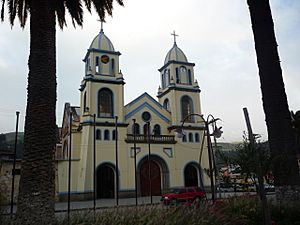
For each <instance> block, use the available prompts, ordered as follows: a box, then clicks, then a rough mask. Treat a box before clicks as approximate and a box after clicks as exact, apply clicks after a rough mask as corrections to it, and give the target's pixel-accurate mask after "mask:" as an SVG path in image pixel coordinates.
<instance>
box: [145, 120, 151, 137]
mask: <svg viewBox="0 0 300 225" xmlns="http://www.w3.org/2000/svg"><path fill="white" fill-rule="evenodd" d="M149 130H150V129H148V124H147V123H146V124H145V125H144V135H145V136H147V135H148V131H149Z"/></svg>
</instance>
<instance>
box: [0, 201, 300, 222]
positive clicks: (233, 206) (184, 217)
mask: <svg viewBox="0 0 300 225" xmlns="http://www.w3.org/2000/svg"><path fill="white" fill-rule="evenodd" d="M299 204H300V203H299ZM271 212H272V219H273V220H274V221H275V222H276V225H300V205H299V207H280V206H276V205H275V206H272V207H271ZM0 221H1V217H0ZM262 221H263V215H262V209H261V206H260V204H259V201H258V199H257V198H256V197H249V196H243V197H235V198H230V199H226V200H223V201H218V202H216V204H214V205H211V204H207V203H201V204H200V205H197V206H195V205H189V206H185V205H183V206H176V207H162V206H161V205H152V206H138V207H118V208H108V209H103V210H99V211H97V212H96V214H95V215H94V213H93V212H76V213H75V212H72V213H71V215H70V223H69V221H68V218H67V216H66V215H64V216H57V221H56V222H55V224H56V225H65V224H68V225H98V224H99V225H100V224H101V225H262V224H263V222H262ZM1 222H4V221H1ZM1 224H9V222H8V221H6V222H5V223H1Z"/></svg>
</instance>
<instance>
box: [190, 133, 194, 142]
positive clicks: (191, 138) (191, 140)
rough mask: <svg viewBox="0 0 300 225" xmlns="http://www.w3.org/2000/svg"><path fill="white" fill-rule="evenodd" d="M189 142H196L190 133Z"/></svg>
mask: <svg viewBox="0 0 300 225" xmlns="http://www.w3.org/2000/svg"><path fill="white" fill-rule="evenodd" d="M189 142H194V136H193V133H189Z"/></svg>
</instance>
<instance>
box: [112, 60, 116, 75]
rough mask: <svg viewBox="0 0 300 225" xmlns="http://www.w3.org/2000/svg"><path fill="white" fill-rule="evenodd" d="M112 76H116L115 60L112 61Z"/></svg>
mask: <svg viewBox="0 0 300 225" xmlns="http://www.w3.org/2000/svg"><path fill="white" fill-rule="evenodd" d="M111 75H112V76H115V60H114V59H111Z"/></svg>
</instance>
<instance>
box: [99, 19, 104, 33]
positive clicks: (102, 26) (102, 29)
mask: <svg viewBox="0 0 300 225" xmlns="http://www.w3.org/2000/svg"><path fill="white" fill-rule="evenodd" d="M98 21H99V22H101V30H100V31H103V23H105V22H104V21H102V20H98Z"/></svg>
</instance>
